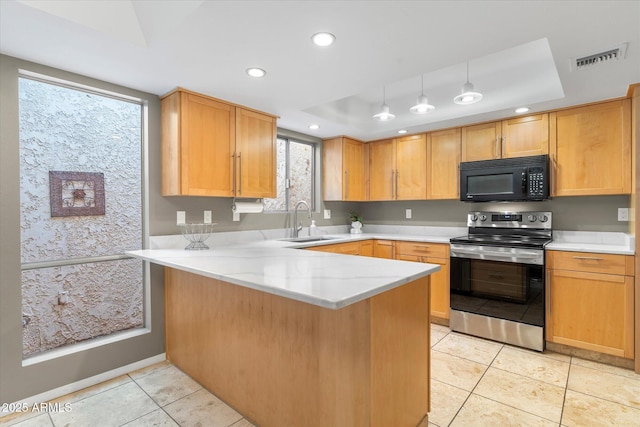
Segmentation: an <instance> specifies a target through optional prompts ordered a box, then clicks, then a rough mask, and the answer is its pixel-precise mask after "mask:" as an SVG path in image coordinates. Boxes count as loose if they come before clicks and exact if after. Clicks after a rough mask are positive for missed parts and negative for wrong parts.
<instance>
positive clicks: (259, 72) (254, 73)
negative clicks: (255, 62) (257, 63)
mask: <svg viewBox="0 0 640 427" xmlns="http://www.w3.org/2000/svg"><path fill="white" fill-rule="evenodd" d="M247 74H248V75H249V76H251V77H255V78H260V77H264V76H265V75H266V74H267V72H266V71H265V70H263V69H262V68H256V67H251V68H247Z"/></svg>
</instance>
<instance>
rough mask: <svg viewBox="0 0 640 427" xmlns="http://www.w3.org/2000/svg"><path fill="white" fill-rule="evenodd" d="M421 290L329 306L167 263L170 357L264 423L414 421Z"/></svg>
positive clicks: (424, 320)
mask: <svg viewBox="0 0 640 427" xmlns="http://www.w3.org/2000/svg"><path fill="white" fill-rule="evenodd" d="M428 287H429V277H428V276H427V277H423V278H420V279H417V280H415V281H413V282H410V283H407V284H405V285H402V286H399V287H397V288H394V289H391V290H389V291H386V292H383V293H381V294H378V295H375V296H372V297H370V298H368V299H366V300H363V301H360V302H357V303H354V304H351V305H349V306H347V307H343V308H341V309H338V310H331V309H327V308H323V307H319V306H316V305H313V304H308V303H304V302H300V301H294V300H292V299H288V298H284V297H280V296H277V295H273V294H269V293H265V292H261V291H257V290H254V289H249V288H246V287H243V286H238V285H234V284H230V283H226V282H223V281H220V280H216V279H212V278H209V277H204V276H200V275H197V274H193V273H189V272H185V271H180V270H176V269H172V268H166V269H165V307H166V310H165V323H166V352H167V359H168V360H170V361H171V362H172V363H173V364H175V365H176V366H177V367H178V368H180V369H181V370H182V371H183V372H185V373H186V374H188V375H189V376H190V377H191V378H193V379H194V380H196V381H198V383H200V384H202V385H203V386H204V387H205V388H206V389H208V390H209V391H211V392H212V393H214V394H215V395H216V396H219V397H220V399H222V400H223V401H224V402H226V403H228V404H229V405H230V406H232V407H233V408H234V409H236V410H237V411H238V412H240V413H241V414H242V416H244V417H246V418H247V419H249V420H251V421H252V422H253V423H254V424H256V425H260V426H263V427H282V426H305V427H326V426H369V427H389V426H394V427H414V426H416V425H421V421H424V422H425V423H426V422H427V413H428V412H429V398H430V396H429V381H430V378H429V366H430V356H429V340H430V338H429V337H430V329H429V310H428V309H427V306H426V304H428V302H429V291H428ZM399 331H402V333H398V332H399Z"/></svg>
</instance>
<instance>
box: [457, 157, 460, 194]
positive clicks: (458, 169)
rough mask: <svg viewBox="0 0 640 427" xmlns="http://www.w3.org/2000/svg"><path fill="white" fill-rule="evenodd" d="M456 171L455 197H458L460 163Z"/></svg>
mask: <svg viewBox="0 0 640 427" xmlns="http://www.w3.org/2000/svg"><path fill="white" fill-rule="evenodd" d="M456 169H457V170H456V196H460V163H458V167H457V168H456Z"/></svg>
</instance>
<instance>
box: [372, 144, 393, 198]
mask: <svg viewBox="0 0 640 427" xmlns="http://www.w3.org/2000/svg"><path fill="white" fill-rule="evenodd" d="M368 145H369V200H394V199H395V182H396V180H395V176H396V175H395V174H396V165H395V162H394V160H395V159H394V157H395V156H394V152H395V144H394V141H393V139H385V140H383V141H375V142H372V143H370V144H368Z"/></svg>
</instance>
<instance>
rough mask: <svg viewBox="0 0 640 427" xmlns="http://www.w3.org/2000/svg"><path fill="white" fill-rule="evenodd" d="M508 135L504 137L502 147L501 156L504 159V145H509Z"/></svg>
mask: <svg viewBox="0 0 640 427" xmlns="http://www.w3.org/2000/svg"><path fill="white" fill-rule="evenodd" d="M506 143H507V137H506V135H505V136H503V137H502V147H500V157H501V158H503V159H504V147H505V146H506V145H507V144H506Z"/></svg>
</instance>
